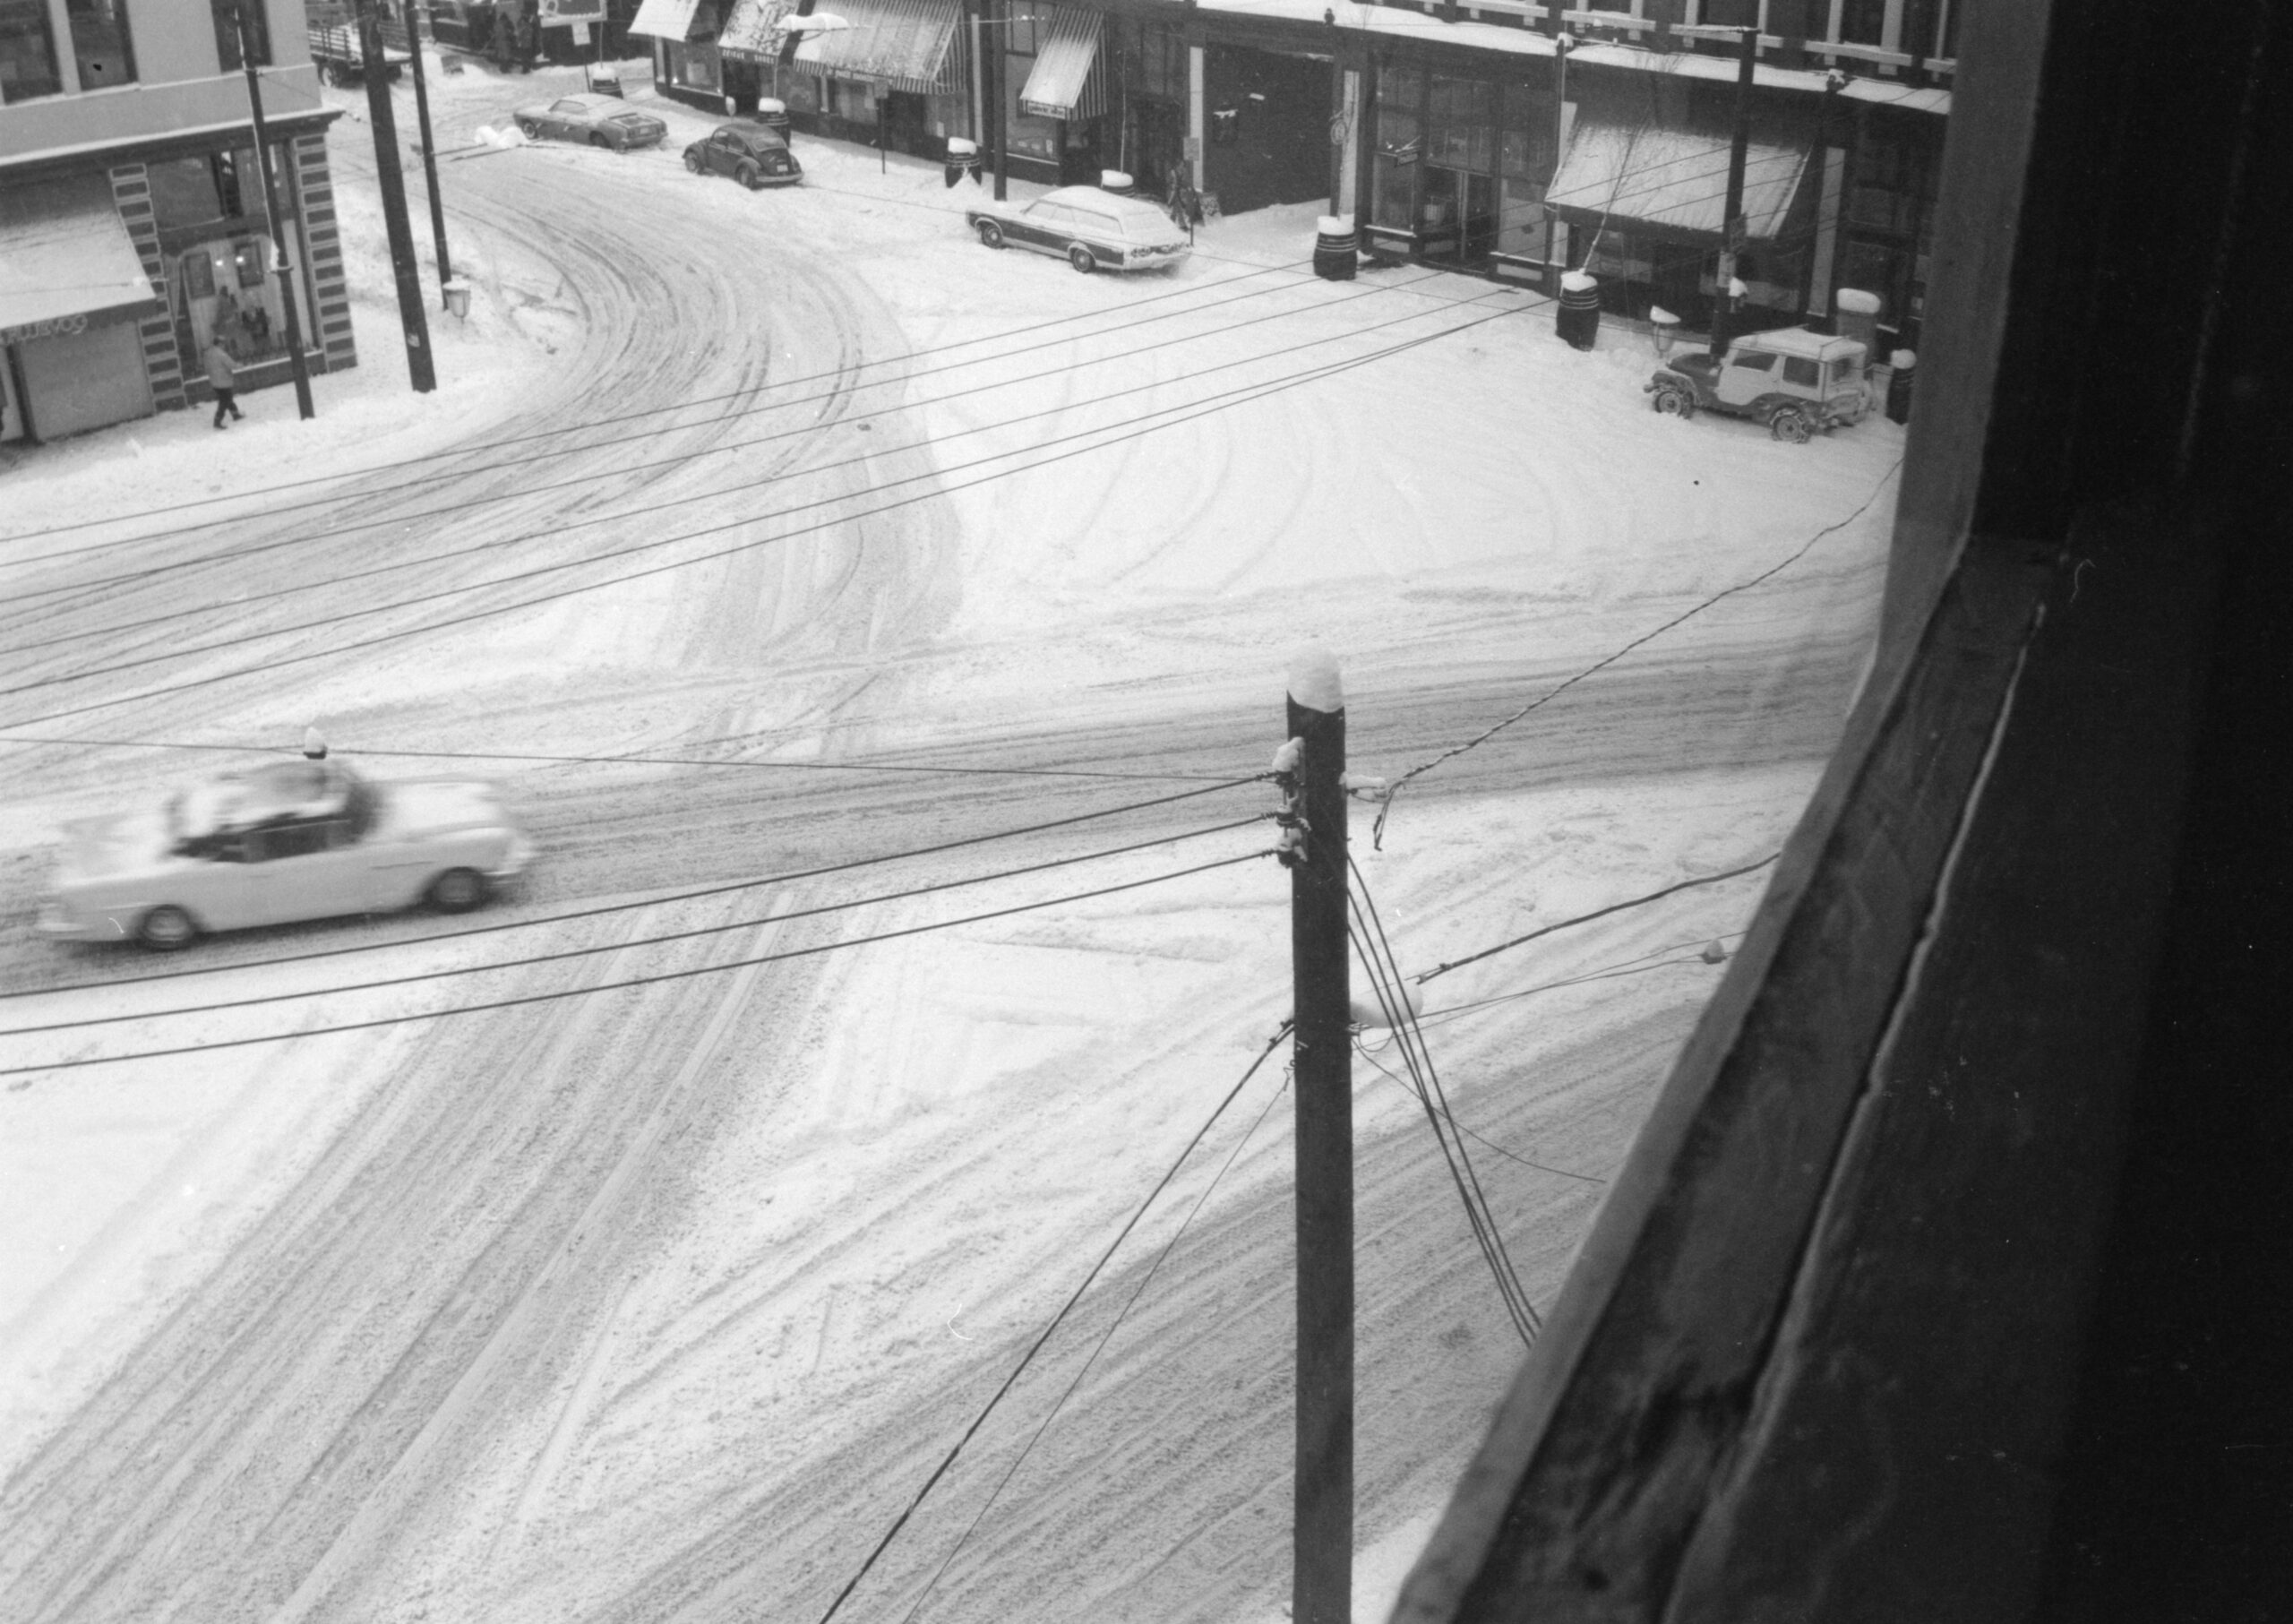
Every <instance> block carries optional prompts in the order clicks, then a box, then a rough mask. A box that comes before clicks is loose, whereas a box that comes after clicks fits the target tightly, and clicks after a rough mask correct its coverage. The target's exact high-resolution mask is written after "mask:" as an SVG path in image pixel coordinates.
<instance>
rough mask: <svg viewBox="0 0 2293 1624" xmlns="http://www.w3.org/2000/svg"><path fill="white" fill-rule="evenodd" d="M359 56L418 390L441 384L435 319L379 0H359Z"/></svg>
mask: <svg viewBox="0 0 2293 1624" xmlns="http://www.w3.org/2000/svg"><path fill="white" fill-rule="evenodd" d="M357 5H358V54H359V56H361V57H362V58H363V59H364V60H365V64H366V69H365V80H366V116H367V119H368V121H369V122H370V123H372V124H373V125H374V178H375V180H376V181H377V182H379V183H380V184H381V185H382V223H383V225H385V226H386V227H388V228H390V238H391V271H394V272H396V273H397V278H398V319H399V325H400V326H401V327H403V328H404V329H405V330H406V371H407V375H408V377H409V378H411V379H412V380H413V382H414V392H415V393H416V394H417V395H426V394H428V393H429V392H430V391H432V390H434V389H435V388H437V387H438V375H437V374H436V373H435V372H434V371H433V370H432V368H431V365H430V322H429V320H428V318H427V317H426V316H425V314H423V310H422V273H421V271H420V270H419V269H418V268H417V266H416V265H415V262H414V228H413V227H412V226H410V225H408V223H407V219H406V173H405V171H404V170H402V169H401V168H399V161H398V119H397V117H396V116H395V115H394V114H392V113H391V85H390V75H389V74H388V73H387V72H385V71H384V68H383V66H382V16H381V13H378V12H376V11H375V10H374V0H357Z"/></svg>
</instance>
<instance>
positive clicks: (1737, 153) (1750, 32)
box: [1712, 23, 1759, 359]
mask: <svg viewBox="0 0 2293 1624" xmlns="http://www.w3.org/2000/svg"><path fill="white" fill-rule="evenodd" d="M1758 62H1759V25H1758V24H1756V23H1754V24H1753V25H1752V26H1750V27H1748V28H1747V29H1745V30H1743V32H1742V33H1741V34H1740V35H1739V36H1738V44H1737V49H1736V134H1735V139H1734V140H1733V141H1732V142H1730V145H1729V148H1728V203H1727V207H1726V208H1725V209H1723V210H1722V211H1721V224H1720V276H1719V283H1720V286H1719V288H1717V289H1716V290H1715V291H1716V293H1717V295H1718V296H1717V298H1716V300H1715V301H1714V303H1713V306H1712V354H1713V358H1714V359H1717V358H1718V357H1722V356H1724V355H1726V354H1727V353H1728V341H1729V339H1732V338H1734V337H1735V331H1734V329H1735V324H1736V323H1735V315H1736V256H1737V255H1738V254H1739V253H1742V252H1743V251H1744V160H1745V159H1746V157H1747V156H1748V153H1749V151H1750V148H1751V137H1752V70H1753V68H1754V67H1755V66H1756V64H1758Z"/></svg>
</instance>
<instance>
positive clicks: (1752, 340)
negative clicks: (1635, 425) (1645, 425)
mask: <svg viewBox="0 0 2293 1624" xmlns="http://www.w3.org/2000/svg"><path fill="white" fill-rule="evenodd" d="M1865 359H1866V354H1865V350H1864V348H1863V344H1862V341H1861V340H1860V339H1841V338H1834V337H1832V336H1831V335H1829V334H1827V333H1820V332H1811V331H1808V329H1807V328H1804V327H1789V328H1784V329H1782V330H1781V331H1774V332H1748V333H1746V334H1744V335H1743V337H1741V338H1739V339H1736V340H1735V342H1733V343H1732V344H1730V345H1729V346H1728V357H1727V359H1726V361H1725V362H1724V363H1723V362H1722V361H1721V360H1719V359H1718V358H1717V357H1713V356H1712V355H1710V354H1708V353H1704V352H1698V353H1696V354H1694V355H1686V356H1679V357H1674V358H1672V359H1670V360H1669V361H1667V362H1666V363H1665V364H1664V365H1662V366H1660V367H1658V368H1657V369H1656V374H1655V376H1654V377H1653V378H1651V379H1650V380H1649V381H1648V382H1647V383H1646V384H1645V386H1644V387H1643V389H1642V391H1641V392H1643V393H1644V394H1647V395H1652V396H1653V397H1654V399H1653V400H1651V401H1650V402H1649V404H1650V405H1652V406H1653V407H1654V408H1656V409H1657V410H1658V411H1660V412H1664V413H1667V414H1669V415H1670V416H1672V417H1694V416H1696V409H1697V408H1699V407H1702V408H1708V409H1710V410H1713V411H1717V412H1727V413H1729V414H1730V416H1733V417H1750V418H1753V419H1755V420H1756V421H1758V422H1761V423H1765V424H1766V425H1767V430H1768V433H1770V434H1773V435H1774V436H1775V437H1776V438H1777V439H1778V440H1788V441H1790V442H1791V443H1793V444H1795V445H1803V444H1805V443H1807V442H1808V440H1810V439H1812V438H1813V437H1814V436H1815V435H1816V434H1818V433H1823V434H1828V433H1829V432H1830V431H1831V430H1832V429H1834V428H1835V427H1837V426H1838V425H1841V424H1842V423H1860V422H1861V421H1862V420H1863V417H1864V415H1865V414H1866V413H1867V412H1868V411H1869V410H1870V409H1871V391H1870V388H1869V386H1868V384H1866V383H1865V382H1864V379H1863V366H1864V361H1865Z"/></svg>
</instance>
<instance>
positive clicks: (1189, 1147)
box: [820, 1021, 1290, 1624]
mask: <svg viewBox="0 0 2293 1624" xmlns="http://www.w3.org/2000/svg"><path fill="white" fill-rule="evenodd" d="M1288 1035H1290V1023H1289V1022H1288V1021H1284V1022H1283V1023H1282V1027H1281V1030H1279V1031H1277V1032H1276V1033H1275V1035H1273V1036H1272V1037H1271V1038H1269V1039H1267V1044H1266V1047H1265V1048H1264V1049H1262V1050H1260V1051H1259V1052H1258V1058H1257V1059H1256V1060H1254V1061H1251V1062H1250V1069H1249V1070H1246V1071H1244V1072H1243V1073H1242V1075H1241V1078H1239V1079H1238V1080H1237V1081H1236V1082H1235V1084H1234V1086H1233V1087H1232V1088H1230V1089H1228V1090H1227V1091H1226V1097H1225V1098H1224V1099H1222V1100H1220V1101H1219V1102H1218V1104H1217V1107H1216V1109H1215V1110H1213V1111H1212V1112H1211V1113H1210V1115H1209V1117H1208V1119H1207V1121H1204V1122H1203V1124H1202V1126H1201V1127H1199V1128H1198V1129H1196V1130H1195V1131H1194V1137H1193V1138H1192V1139H1189V1140H1188V1141H1187V1142H1186V1148H1185V1149H1183V1150H1181V1151H1180V1152H1179V1154H1178V1159H1177V1160H1176V1161H1174V1162H1172V1164H1171V1165H1170V1167H1169V1169H1168V1170H1167V1171H1166V1172H1164V1174H1163V1176H1162V1177H1161V1178H1160V1179H1158V1180H1156V1181H1155V1188H1154V1189H1152V1190H1148V1191H1147V1199H1145V1200H1143V1201H1141V1202H1140V1203H1139V1204H1138V1207H1137V1208H1136V1209H1135V1210H1133V1212H1132V1213H1131V1215H1130V1216H1129V1220H1128V1221H1126V1222H1125V1223H1124V1224H1123V1226H1122V1228H1121V1232H1120V1233H1117V1234H1116V1236H1115V1238H1114V1239H1113V1241H1112V1242H1109V1244H1108V1246H1107V1249H1106V1250H1104V1252H1101V1253H1100V1254H1099V1260H1098V1261H1097V1262H1096V1263H1094V1264H1093V1265H1091V1269H1090V1272H1089V1273H1088V1274H1086V1275H1085V1276H1083V1281H1082V1284H1081V1285H1078V1286H1077V1287H1076V1288H1075V1290H1074V1291H1073V1293H1070V1294H1069V1297H1068V1299H1067V1301H1066V1302H1064V1303H1062V1304H1061V1306H1060V1310H1059V1311H1058V1312H1057V1313H1056V1314H1053V1315H1052V1318H1051V1323H1050V1324H1048V1325H1046V1326H1044V1327H1043V1331H1042V1333H1041V1334H1040V1335H1039V1336H1036V1337H1035V1341H1034V1342H1033V1343H1031V1344H1030V1345H1028V1347H1027V1351H1026V1353H1023V1354H1021V1355H1020V1357H1019V1362H1018V1364H1016V1365H1014V1366H1012V1367H1011V1373H1010V1374H1009V1375H1008V1376H1006V1377H1004V1379H1003V1385H1002V1386H1001V1387H999V1388H996V1389H995V1392H994V1395H993V1396H992V1397H990V1398H989V1399H988V1401H987V1403H986V1404H985V1405H982V1406H981V1408H980V1412H979V1413H978V1414H976V1415H975V1416H973V1417H972V1422H971V1425H969V1426H967V1427H966V1428H965V1429H964V1431H963V1436H962V1437H960V1438H958V1439H956V1442H955V1446H954V1447H953V1448H950V1449H949V1451H948V1453H947V1454H946V1455H945V1456H943V1457H942V1458H941V1459H940V1464H939V1465H937V1466H934V1467H933V1468H932V1475H931V1476H929V1477H927V1478H925V1479H924V1480H923V1487H922V1488H920V1489H918V1490H917V1491H915V1499H911V1500H910V1501H908V1503H907V1508H906V1510H904V1511H902V1512H901V1513H900V1514H899V1516H898V1517H895V1518H894V1519H893V1520H892V1525H891V1526H890V1527H889V1528H888V1529H886V1530H885V1531H884V1536H883V1538H881V1539H880V1540H878V1541H877V1542H876V1545H875V1549H874V1550H872V1551H869V1552H868V1555H867V1557H866V1559H865V1560H863V1561H862V1562H861V1564H860V1567H859V1568H858V1570H857V1571H856V1572H855V1573H854V1574H853V1576H852V1577H850V1578H848V1579H846V1581H845V1582H844V1588H843V1589H841V1590H839V1591H837V1593H836V1599H835V1600H834V1601H832V1602H830V1603H829V1604H828V1611H826V1612H824V1613H822V1614H820V1624H829V1620H831V1619H833V1618H835V1617H836V1614H837V1609H839V1608H841V1607H842V1606H843V1605H844V1603H845V1601H846V1598H848V1597H849V1596H850V1595H851V1594H852V1592H853V1591H854V1589H855V1587H857V1586H858V1585H859V1583H860V1581H861V1580H863V1579H864V1578H866V1577H868V1570H869V1569H870V1568H873V1567H874V1566H875V1565H876V1559H877V1558H879V1557H880V1556H882V1555H883V1554H884V1552H885V1551H886V1550H888V1549H889V1547H890V1545H891V1542H892V1541H893V1540H895V1539H897V1538H898V1537H899V1532H900V1530H901V1529H903V1528H905V1527H906V1526H907V1519H908V1518H909V1517H914V1516H915V1511H916V1508H917V1507H919V1506H921V1505H923V1500H924V1497H925V1496H926V1495H928V1494H930V1493H931V1492H932V1489H933V1488H934V1487H935V1486H936V1485H937V1484H938V1483H939V1482H940V1479H941V1478H942V1477H945V1476H946V1475H947V1474H948V1468H949V1467H950V1466H952V1465H955V1464H956V1456H958V1455H961V1454H962V1453H963V1451H964V1446H965V1445H966V1444H968V1443H970V1442H971V1440H972V1438H973V1436H974V1435H975V1433H977V1432H978V1431H979V1429H980V1428H981V1427H982V1426H983V1424H985V1422H986V1421H987V1418H988V1417H989V1416H990V1415H992V1414H993V1413H994V1412H995V1406H996V1405H999V1404H1001V1403H1002V1402H1003V1396H1004V1395H1005V1394H1007V1393H1009V1391H1010V1390H1011V1388H1012V1384H1013V1383H1015V1382H1017V1381H1018V1379H1019V1378H1020V1376H1021V1375H1022V1374H1024V1373H1025V1372H1026V1368H1027V1366H1028V1365H1030V1364H1032V1363H1034V1362H1035V1355H1036V1354H1037V1353H1041V1352H1042V1351H1043V1344H1044V1343H1046V1342H1048V1341H1050V1340H1051V1337H1052V1332H1054V1331H1056V1330H1058V1328H1060V1326H1061V1325H1062V1324H1063V1323H1065V1321H1066V1319H1067V1316H1068V1315H1069V1314H1070V1313H1072V1312H1073V1311H1074V1310H1075V1305H1076V1304H1077V1303H1078V1302H1081V1301H1082V1300H1083V1293H1085V1292H1086V1291H1088V1290H1090V1289H1091V1283H1092V1282H1093V1281H1095V1280H1096V1279H1097V1278H1098V1277H1099V1275H1100V1273H1101V1271H1103V1270H1104V1268H1105V1267H1106V1266H1107V1264H1108V1262H1109V1261H1110V1260H1111V1259H1112V1258H1113V1257H1114V1254H1115V1252H1116V1250H1118V1249H1119V1248H1120V1247H1121V1245H1122V1243H1123V1242H1125V1241H1126V1240H1128V1239H1129V1237H1130V1232H1131V1231H1132V1230H1134V1229H1136V1228H1138V1221H1139V1220H1140V1219H1141V1218H1143V1217H1145V1216H1147V1208H1148V1207H1152V1206H1153V1205H1154V1204H1155V1199H1156V1198H1157V1197H1159V1196H1160V1195H1161V1194H1162V1193H1163V1191H1164V1190H1165V1189H1167V1188H1168V1187H1169V1185H1170V1182H1171V1181H1172V1179H1174V1178H1176V1177H1178V1173H1179V1169H1180V1168H1181V1167H1183V1166H1184V1165H1185V1164H1186V1161H1187V1158H1188V1157H1189V1156H1192V1155H1193V1154H1194V1149H1195V1147H1196V1146H1198V1145H1199V1144H1201V1143H1202V1140H1203V1138H1204V1136H1205V1135H1207V1134H1208V1133H1209V1131H1210V1130H1211V1129H1212V1128H1213V1127H1214V1126H1215V1125H1216V1123H1217V1121H1218V1119H1219V1118H1220V1117H1222V1116H1224V1114H1225V1113H1226V1107H1227V1106H1229V1105H1231V1104H1233V1103H1234V1096H1237V1095H1239V1094H1240V1093H1241V1091H1242V1089H1243V1087H1244V1086H1245V1085H1247V1084H1248V1083H1249V1082H1250V1078H1253V1077H1256V1076H1257V1075H1258V1068H1259V1067H1260V1066H1263V1065H1264V1064H1266V1061H1267V1056H1268V1055H1270V1054H1272V1053H1274V1051H1275V1049H1276V1048H1277V1047H1279V1046H1280V1044H1281V1043H1282V1040H1283V1039H1284V1037H1286V1036H1288Z"/></svg>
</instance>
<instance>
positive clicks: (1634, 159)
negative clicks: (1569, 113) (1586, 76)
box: [1545, 123, 1808, 237]
mask: <svg viewBox="0 0 2293 1624" xmlns="http://www.w3.org/2000/svg"><path fill="white" fill-rule="evenodd" d="M1729 147H1730V134H1729V132H1727V131H1726V130H1722V129H1709V130H1706V129H1680V128H1675V127H1670V126H1667V125H1653V124H1651V125H1638V126H1634V125H1610V124H1599V123H1580V124H1578V125H1576V129H1575V130H1573V131H1572V132H1571V133H1570V134H1569V137H1568V150H1567V154H1566V155H1565V156H1564V157H1563V158H1562V159H1561V160H1560V168H1559V173H1557V174H1555V175H1554V176H1553V177H1552V185H1551V187H1550V190H1548V191H1547V192H1546V193H1545V202H1548V203H1550V204H1551V205H1552V206H1553V207H1554V208H1555V209H1557V210H1559V211H1561V212H1562V213H1563V214H1565V215H1568V216H1571V217H1574V218H1579V219H1585V220H1587V221H1590V220H1594V219H1600V218H1602V217H1603V216H1605V217H1607V218H1609V219H1614V220H1616V221H1618V222H1619V223H1624V222H1634V223H1637V224H1640V225H1645V226H1654V227H1661V228H1665V229H1667V230H1672V231H1681V232H1696V233H1701V234H1705V235H1709V236H1714V237H1717V236H1720V235H1721V234H1722V228H1724V227H1725V226H1726V225H1727V208H1728V153H1729ZM1807 167H1808V153H1807V150H1806V149H1805V148H1804V147H1787V146H1777V145H1774V144H1773V143H1771V142H1757V141H1755V142H1751V143H1750V144H1749V146H1748V148H1747V149H1746V154H1745V162H1744V230H1745V234H1746V235H1747V236H1761V237H1772V236H1774V235H1775V234H1776V233H1777V231H1779V230H1780V229H1781V228H1782V225H1783V217H1784V216H1785V215H1786V214H1787V213H1789V212H1790V211H1791V198H1792V195H1793V194H1794V193H1797V192H1798V191H1799V176H1800V174H1801V173H1802V172H1803V171H1804V170H1805V169H1806V168H1807Z"/></svg>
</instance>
